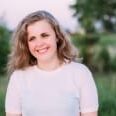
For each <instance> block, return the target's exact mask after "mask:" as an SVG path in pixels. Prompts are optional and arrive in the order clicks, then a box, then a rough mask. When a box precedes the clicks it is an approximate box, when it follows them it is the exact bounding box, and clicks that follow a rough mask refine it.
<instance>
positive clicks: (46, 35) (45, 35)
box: [41, 33, 49, 38]
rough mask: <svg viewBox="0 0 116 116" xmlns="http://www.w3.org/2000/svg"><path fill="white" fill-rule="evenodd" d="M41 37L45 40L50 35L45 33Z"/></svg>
mask: <svg viewBox="0 0 116 116" xmlns="http://www.w3.org/2000/svg"><path fill="white" fill-rule="evenodd" d="M41 36H42V37H44V38H45V37H48V36H49V34H46V33H43V34H41Z"/></svg>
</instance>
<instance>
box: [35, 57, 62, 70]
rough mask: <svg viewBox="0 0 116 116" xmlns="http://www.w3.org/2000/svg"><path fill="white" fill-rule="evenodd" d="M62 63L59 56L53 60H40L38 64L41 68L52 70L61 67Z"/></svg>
mask: <svg viewBox="0 0 116 116" xmlns="http://www.w3.org/2000/svg"><path fill="white" fill-rule="evenodd" d="M61 64H62V62H61V61H60V60H59V59H58V58H57V59H53V60H52V61H46V62H38V64H37V66H38V68H40V69H43V70H47V71H51V70H55V69H57V68H59V67H60V66H61Z"/></svg>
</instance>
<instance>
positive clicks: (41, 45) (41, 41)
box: [35, 38, 45, 47]
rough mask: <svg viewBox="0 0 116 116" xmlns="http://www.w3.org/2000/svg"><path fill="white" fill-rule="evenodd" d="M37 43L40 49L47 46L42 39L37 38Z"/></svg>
mask: <svg viewBox="0 0 116 116" xmlns="http://www.w3.org/2000/svg"><path fill="white" fill-rule="evenodd" d="M35 42H36V46H38V47H43V46H44V45H45V44H44V41H43V39H42V38H37V39H36V41H35Z"/></svg>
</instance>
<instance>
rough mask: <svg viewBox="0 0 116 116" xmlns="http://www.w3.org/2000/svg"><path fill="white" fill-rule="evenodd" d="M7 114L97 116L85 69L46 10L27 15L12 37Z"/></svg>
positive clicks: (91, 82) (92, 87) (94, 95)
mask: <svg viewBox="0 0 116 116" xmlns="http://www.w3.org/2000/svg"><path fill="white" fill-rule="evenodd" d="M12 42H13V44H12V46H13V47H12V50H11V54H10V59H9V62H8V69H9V72H10V74H11V78H10V80H9V84H8V88H7V93H6V102H5V110H6V116H97V110H98V96H97V90H96V86H95V83H94V80H93V77H92V74H91V72H90V70H89V69H88V68H87V67H86V66H85V65H83V64H80V63H76V62H74V60H75V58H76V52H75V51H74V49H73V48H74V47H73V46H72V44H71V43H70V41H69V40H68V39H67V36H66V34H64V33H63V32H62V30H61V28H60V26H59V23H58V22H57V20H56V19H55V18H54V17H53V16H52V15H51V14H50V13H48V12H46V11H37V12H33V13H31V14H29V15H28V16H26V17H25V18H24V19H23V20H22V21H21V22H20V23H19V25H18V27H17V29H16V31H15V32H14V36H13V40H12Z"/></svg>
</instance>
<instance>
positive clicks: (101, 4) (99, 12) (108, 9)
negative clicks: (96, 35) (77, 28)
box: [70, 0, 116, 32]
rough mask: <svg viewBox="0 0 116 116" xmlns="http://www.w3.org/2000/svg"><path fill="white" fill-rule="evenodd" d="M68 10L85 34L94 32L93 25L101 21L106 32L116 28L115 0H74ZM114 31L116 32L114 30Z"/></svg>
mask: <svg viewBox="0 0 116 116" xmlns="http://www.w3.org/2000/svg"><path fill="white" fill-rule="evenodd" d="M70 8H71V9H73V10H75V12H74V14H73V16H74V17H77V19H78V21H79V22H80V23H81V26H82V27H83V28H84V29H85V31H86V32H93V31H95V28H94V24H95V22H97V21H101V22H102V24H103V27H104V29H105V30H106V31H110V32H112V31H114V30H115V29H116V28H115V27H116V0H76V1H75V3H74V4H72V5H70ZM115 31H116V30H115Z"/></svg>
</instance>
